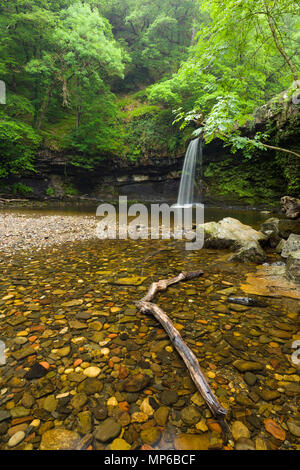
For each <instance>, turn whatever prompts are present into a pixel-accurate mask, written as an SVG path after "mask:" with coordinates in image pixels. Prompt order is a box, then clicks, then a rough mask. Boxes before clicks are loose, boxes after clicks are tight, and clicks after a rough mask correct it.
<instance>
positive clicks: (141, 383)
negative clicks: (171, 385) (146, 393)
mask: <svg viewBox="0 0 300 470" xmlns="http://www.w3.org/2000/svg"><path fill="white" fill-rule="evenodd" d="M150 381H151V379H150V377H149V376H148V375H145V374H136V375H133V376H132V377H129V379H127V380H125V381H124V383H123V387H124V390H125V391H126V392H139V391H141V390H143V389H144V388H146V387H147V386H148V385H149V383H150Z"/></svg>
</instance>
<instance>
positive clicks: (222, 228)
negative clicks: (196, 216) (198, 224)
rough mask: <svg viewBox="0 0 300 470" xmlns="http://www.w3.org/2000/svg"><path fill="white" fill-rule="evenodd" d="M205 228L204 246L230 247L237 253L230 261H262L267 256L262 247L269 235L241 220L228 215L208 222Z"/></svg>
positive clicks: (204, 225)
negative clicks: (216, 220) (217, 220)
mask: <svg viewBox="0 0 300 470" xmlns="http://www.w3.org/2000/svg"><path fill="white" fill-rule="evenodd" d="M202 227H203V229H204V246H205V247H207V248H218V249H229V250H232V251H234V252H236V253H235V255H233V256H231V257H230V258H229V259H230V261H253V262H258V263H261V262H263V261H264V260H265V258H266V256H265V253H264V251H263V250H262V248H261V245H265V244H266V243H267V241H268V237H267V236H266V235H264V234H263V233H261V232H258V231H257V230H254V229H253V228H252V227H250V226H249V225H244V224H242V223H241V222H240V221H239V220H237V219H233V218H232V217H226V218H225V219H223V220H221V221H219V222H207V223H205V224H203V225H202Z"/></svg>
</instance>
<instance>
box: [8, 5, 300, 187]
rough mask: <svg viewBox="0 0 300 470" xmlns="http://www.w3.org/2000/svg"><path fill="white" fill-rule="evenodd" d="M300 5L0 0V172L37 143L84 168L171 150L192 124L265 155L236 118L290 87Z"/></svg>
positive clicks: (25, 159)
mask: <svg viewBox="0 0 300 470" xmlns="http://www.w3.org/2000/svg"><path fill="white" fill-rule="evenodd" d="M299 13H300V3H299V1H297V0H294V1H292V0H277V1H274V0H257V1H256V2H253V1H251V0H226V1H225V0H224V1H223V0H202V1H201V0H199V1H197V0H181V1H178V0H118V1H117V0H103V1H97V0H84V1H81V2H80V1H78V0H51V1H50V0H30V1H28V0H10V1H9V2H8V1H7V0H1V1H0V27H1V36H0V50H1V54H0V78H1V79H2V80H3V81H4V82H5V83H6V88H7V104H6V105H1V106H0V156H1V159H0V177H1V178H2V179H4V180H5V178H7V177H9V176H10V175H20V174H22V173H24V172H26V171H27V170H30V171H34V165H35V156H36V153H37V150H38V149H39V148H41V147H44V148H48V149H50V150H54V151H66V152H68V155H70V157H69V158H70V163H71V164H73V165H77V166H80V167H83V168H87V169H89V168H90V169H92V168H94V167H95V165H97V164H98V163H99V161H101V160H103V159H108V160H109V158H110V157H111V156H118V157H119V158H120V159H125V160H126V159H128V160H138V159H139V157H140V156H141V154H142V153H143V152H145V149H147V152H150V153H151V152H157V153H158V154H163V155H166V154H172V155H175V154H177V153H180V152H181V153H182V151H183V149H184V147H185V144H186V141H187V139H189V138H190V137H191V133H192V132H193V130H194V129H195V122H196V123H197V124H198V127H197V128H196V130H194V135H199V134H201V135H202V136H203V138H204V140H205V141H206V142H207V143H209V142H210V141H212V140H213V139H214V138H216V137H217V138H221V139H223V140H224V141H225V143H227V144H230V146H231V150H232V151H233V152H235V151H236V150H238V151H240V150H242V153H243V155H244V158H251V157H252V155H253V154H254V153H255V152H257V151H261V152H263V151H264V150H266V148H264V145H266V144H268V143H270V142H269V140H268V138H269V136H268V134H267V133H256V134H255V135H254V136H252V138H251V139H250V138H246V137H244V136H242V135H241V133H240V132H239V130H238V127H239V126H241V125H243V124H245V122H247V121H248V120H249V119H251V116H252V115H253V113H254V111H255V110H256V109H257V108H258V107H259V106H261V105H263V104H264V103H266V102H267V101H269V100H270V99H272V98H273V99H274V100H275V101H274V102H275V105H276V96H277V95H278V94H279V93H281V92H282V91H283V90H285V89H289V94H290V95H291V94H292V93H294V91H295V88H296V86H297V80H298V79H299V78H300V77H299V75H300V72H299V70H300V56H299V50H300V28H299V26H300V20H299ZM274 97H275V98H274ZM191 123H192V124H193V125H191ZM271 143H272V142H271ZM273 144H274V143H273ZM298 153H299V152H296V154H298ZM298 156H299V155H298ZM278 158H284V159H286V158H289V157H288V155H287V154H284V155H283V154H282V153H280V154H279V156H278ZM294 159H296V160H297V155H294ZM22 191H23V192H24V193H26V188H24V187H23V188H22ZM29 191H30V188H28V192H29ZM298 192H299V188H298V186H297V184H296V183H295V181H294V182H293V181H292V182H291V193H292V194H293V193H294V194H295V193H298Z"/></svg>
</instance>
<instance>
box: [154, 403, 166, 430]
mask: <svg viewBox="0 0 300 470" xmlns="http://www.w3.org/2000/svg"><path fill="white" fill-rule="evenodd" d="M169 413H170V408H169V407H168V406H160V407H159V408H157V410H156V411H155V412H154V419H155V421H156V423H157V424H158V426H165V425H166V423H167V421H168V417H169Z"/></svg>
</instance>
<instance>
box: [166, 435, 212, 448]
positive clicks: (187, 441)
mask: <svg viewBox="0 0 300 470" xmlns="http://www.w3.org/2000/svg"><path fill="white" fill-rule="evenodd" d="M209 446H210V439H209V434H208V433H202V434H180V435H179V436H176V437H175V439H174V447H175V449H176V450H208V448H209Z"/></svg>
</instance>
